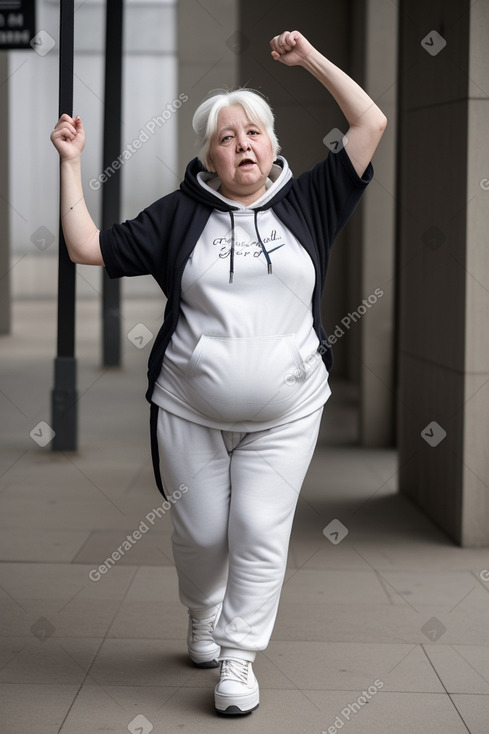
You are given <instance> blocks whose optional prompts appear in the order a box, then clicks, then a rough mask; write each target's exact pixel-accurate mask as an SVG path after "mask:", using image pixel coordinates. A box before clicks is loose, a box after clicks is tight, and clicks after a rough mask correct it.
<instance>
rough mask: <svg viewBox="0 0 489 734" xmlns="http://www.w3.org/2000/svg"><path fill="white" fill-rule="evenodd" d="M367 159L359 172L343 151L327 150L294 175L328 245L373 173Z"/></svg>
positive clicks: (350, 212) (336, 234) (346, 218)
mask: <svg viewBox="0 0 489 734" xmlns="http://www.w3.org/2000/svg"><path fill="white" fill-rule="evenodd" d="M373 173H374V171H373V167H372V164H371V163H369V164H368V166H367V168H366V169H365V171H364V174H363V176H359V175H358V174H357V172H356V170H355V168H354V166H353V164H352V162H351V160H350V158H349V156H348V154H347V152H346V149H345V148H344V147H343V148H341V149H340V150H339V151H338V153H333V152H332V151H330V152H329V154H328V156H327V157H326V158H325V160H323V161H321V162H320V163H318V164H317V165H316V166H314V168H312V169H311V170H310V171H307V172H306V173H303V174H302V175H301V176H299V177H298V178H297V185H298V187H299V190H300V192H301V194H302V195H303V196H305V197H306V198H307V201H308V204H309V207H311V209H310V211H311V212H312V217H313V219H314V223H315V228H316V230H318V229H320V230H321V235H322V238H323V239H324V240H325V241H326V242H327V243H328V245H329V246H331V244H332V242H333V240H334V239H335V238H336V237H337V236H338V234H339V233H340V232H341V230H342V229H343V227H344V226H345V224H346V223H347V221H348V219H349V218H350V217H351V215H352V214H353V212H354V210H355V208H356V206H357V204H358V203H359V201H360V199H361V197H362V194H363V192H364V191H365V189H366V187H367V185H368V184H369V183H370V181H371V180H372V177H373Z"/></svg>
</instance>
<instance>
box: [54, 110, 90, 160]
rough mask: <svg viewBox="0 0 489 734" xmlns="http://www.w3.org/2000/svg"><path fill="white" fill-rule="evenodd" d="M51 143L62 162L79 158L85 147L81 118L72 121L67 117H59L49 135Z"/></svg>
mask: <svg viewBox="0 0 489 734" xmlns="http://www.w3.org/2000/svg"><path fill="white" fill-rule="evenodd" d="M51 142H52V144H53V145H54V147H55V148H56V150H57V151H58V153H59V157H60V158H61V160H62V161H69V160H75V159H76V158H80V156H81V153H82V150H83V148H84V146H85V130H84V129H83V123H82V121H81V117H80V116H79V115H78V116H77V117H75V119H73V118H72V117H70V116H69V115H66V114H64V115H61V117H60V118H59V120H58V122H57V123H56V127H55V128H54V130H53V132H52V133H51Z"/></svg>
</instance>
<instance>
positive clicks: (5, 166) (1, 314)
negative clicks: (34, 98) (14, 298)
mask: <svg viewBox="0 0 489 734" xmlns="http://www.w3.org/2000/svg"><path fill="white" fill-rule="evenodd" d="M7 80H8V54H7V52H5V51H0V148H1V151H0V161H1V163H0V334H9V333H10V212H9V203H8V202H9V147H8V146H9V124H8V109H9V107H8V81H7Z"/></svg>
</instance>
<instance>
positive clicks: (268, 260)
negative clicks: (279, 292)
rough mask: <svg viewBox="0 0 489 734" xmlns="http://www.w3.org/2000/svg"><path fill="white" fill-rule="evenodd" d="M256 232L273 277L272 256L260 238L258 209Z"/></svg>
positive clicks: (256, 212)
mask: <svg viewBox="0 0 489 734" xmlns="http://www.w3.org/2000/svg"><path fill="white" fill-rule="evenodd" d="M255 231H256V236H257V237H258V242H259V243H260V245H261V249H262V250H263V254H264V255H265V258H266V261H267V270H268V275H271V274H272V261H271V260H270V255H269V254H268V252H267V248H266V247H265V245H264V244H263V242H262V239H261V237H260V233H259V231H258V210H257V209H255Z"/></svg>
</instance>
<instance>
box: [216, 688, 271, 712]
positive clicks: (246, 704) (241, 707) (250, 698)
mask: <svg viewBox="0 0 489 734" xmlns="http://www.w3.org/2000/svg"><path fill="white" fill-rule="evenodd" d="M240 698H241V699H242V700H241V701H240V700H239V699H240ZM233 700H234V703H231V702H232V701H233ZM259 704H260V692H259V690H257V691H253V692H252V693H247V694H245V695H243V696H226V695H223V694H222V693H216V692H215V693H214V706H215V709H216V711H217V712H218V713H220V714H226V715H232V716H236V715H238V716H239V715H240V714H251V712H252V711H254V710H255V709H257V708H258V706H259Z"/></svg>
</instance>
